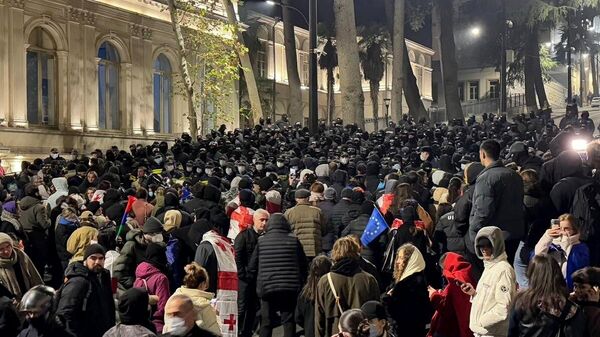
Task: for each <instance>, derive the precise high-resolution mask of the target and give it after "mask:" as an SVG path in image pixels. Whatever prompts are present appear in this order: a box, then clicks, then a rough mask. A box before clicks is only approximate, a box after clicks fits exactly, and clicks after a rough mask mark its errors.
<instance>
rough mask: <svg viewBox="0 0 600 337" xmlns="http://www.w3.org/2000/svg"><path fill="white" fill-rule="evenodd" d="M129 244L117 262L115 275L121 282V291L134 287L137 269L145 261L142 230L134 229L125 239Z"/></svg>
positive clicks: (124, 247) (122, 250)
mask: <svg viewBox="0 0 600 337" xmlns="http://www.w3.org/2000/svg"><path fill="white" fill-rule="evenodd" d="M125 239H126V240H127V242H125V245H124V246H123V249H121V255H119V257H118V258H117V260H116V261H115V264H114V267H113V273H114V274H113V275H114V276H115V277H116V278H117V280H118V281H119V289H122V290H126V289H129V288H131V287H133V281H135V268H136V266H137V265H139V264H140V263H142V261H143V260H144V254H145V253H146V246H147V245H146V244H145V243H144V240H143V234H142V231H141V230H138V229H133V230H130V231H129V232H128V233H127V236H126V237H125Z"/></svg>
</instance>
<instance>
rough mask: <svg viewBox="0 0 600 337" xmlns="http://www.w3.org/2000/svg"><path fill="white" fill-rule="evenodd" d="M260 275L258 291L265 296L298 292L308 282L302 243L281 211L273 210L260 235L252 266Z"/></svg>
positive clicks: (249, 269) (253, 270) (257, 277)
mask: <svg viewBox="0 0 600 337" xmlns="http://www.w3.org/2000/svg"><path fill="white" fill-rule="evenodd" d="M248 271H249V272H250V275H251V277H253V276H254V275H256V293H257V295H258V297H261V298H262V297H265V296H267V295H270V294H274V293H280V292H293V293H298V292H300V290H301V289H302V286H303V285H304V280H305V279H306V275H307V271H308V265H307V259H306V255H305V254H304V250H303V249H302V244H301V242H300V240H299V239H298V238H296V236H295V235H294V234H293V233H292V230H291V227H290V224H289V222H288V221H287V220H286V219H285V218H284V217H283V216H282V215H281V214H277V213H276V214H273V215H272V216H271V219H269V222H268V224H267V231H266V233H265V234H264V235H263V236H261V237H260V238H258V242H257V244H256V248H255V249H254V252H253V253H252V257H251V258H250V265H249V267H248Z"/></svg>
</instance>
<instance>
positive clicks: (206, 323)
mask: <svg viewBox="0 0 600 337" xmlns="http://www.w3.org/2000/svg"><path fill="white" fill-rule="evenodd" d="M173 295H186V296H188V297H189V298H191V299H192V302H193V303H194V309H196V312H197V315H198V316H197V317H196V325H197V326H199V327H201V328H203V329H205V330H208V331H210V332H212V333H213V334H215V335H217V336H221V329H220V328H219V321H218V320H217V312H216V311H215V308H213V306H212V305H211V303H210V301H211V300H212V299H213V298H214V297H215V294H213V293H210V292H207V291H203V290H200V289H190V288H186V287H179V288H177V290H175V293H173ZM170 330H171V327H170V326H169V324H168V322H165V327H164V328H163V332H168V331H170Z"/></svg>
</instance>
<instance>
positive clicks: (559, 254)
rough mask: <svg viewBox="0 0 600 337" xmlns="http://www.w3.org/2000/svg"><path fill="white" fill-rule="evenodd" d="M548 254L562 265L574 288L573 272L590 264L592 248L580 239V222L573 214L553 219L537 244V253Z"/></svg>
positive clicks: (567, 279)
mask: <svg viewBox="0 0 600 337" xmlns="http://www.w3.org/2000/svg"><path fill="white" fill-rule="evenodd" d="M541 254H548V255H550V256H552V257H553V258H554V259H555V260H556V261H557V262H558V265H559V266H560V269H561V271H562V274H563V277H564V278H565V280H566V281H567V286H568V288H569V290H570V291H571V290H573V279H572V274H573V273H574V272H575V271H577V270H579V269H581V268H584V267H587V266H589V265H590V250H589V249H588V246H587V245H586V244H585V243H583V242H580V241H579V224H578V222H577V219H576V218H575V217H574V216H573V215H571V214H563V215H561V216H560V217H559V218H558V219H553V220H552V222H551V226H550V228H549V229H548V230H546V233H544V235H543V236H542V238H541V239H540V241H538V243H537V244H536V245H535V255H541Z"/></svg>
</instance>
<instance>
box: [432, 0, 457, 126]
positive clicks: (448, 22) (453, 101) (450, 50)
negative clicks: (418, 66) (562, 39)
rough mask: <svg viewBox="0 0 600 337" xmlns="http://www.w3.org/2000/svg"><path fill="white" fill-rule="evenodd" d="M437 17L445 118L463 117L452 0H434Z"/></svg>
mask: <svg viewBox="0 0 600 337" xmlns="http://www.w3.org/2000/svg"><path fill="white" fill-rule="evenodd" d="M433 4H434V7H435V10H434V13H436V15H437V17H436V18H435V19H436V20H438V22H439V23H440V27H441V31H440V56H441V62H440V65H441V68H442V82H443V85H444V99H445V101H446V118H447V119H448V120H453V119H460V120H463V119H464V115H463V111H462V106H461V105H460V98H459V97H458V74H457V72H458V64H457V63H456V46H455V44H454V1H453V0H434V1H433Z"/></svg>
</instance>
